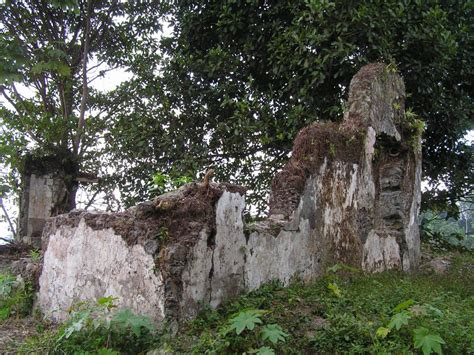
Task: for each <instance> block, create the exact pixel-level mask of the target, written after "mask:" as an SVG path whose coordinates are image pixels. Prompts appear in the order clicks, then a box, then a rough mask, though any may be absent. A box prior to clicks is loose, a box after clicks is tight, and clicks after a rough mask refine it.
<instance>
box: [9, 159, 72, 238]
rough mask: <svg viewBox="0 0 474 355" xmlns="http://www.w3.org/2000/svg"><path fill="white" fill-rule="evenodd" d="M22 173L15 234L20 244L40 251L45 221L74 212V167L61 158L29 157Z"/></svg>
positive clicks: (25, 161) (24, 163) (25, 160)
mask: <svg viewBox="0 0 474 355" xmlns="http://www.w3.org/2000/svg"><path fill="white" fill-rule="evenodd" d="M21 170H22V191H21V197H20V219H19V231H18V232H19V233H18V234H19V237H20V239H21V240H22V241H24V242H26V243H28V244H31V245H33V246H35V247H40V245H41V235H42V232H43V227H44V225H45V223H46V220H47V219H48V218H50V217H52V216H57V215H59V214H62V213H66V212H69V211H70V210H71V209H72V208H74V206H73V205H72V204H73V203H74V200H75V192H76V187H77V183H76V182H75V181H74V179H73V176H74V174H75V172H76V166H75V165H74V164H72V163H71V162H69V161H68V160H67V159H66V158H64V157H59V156H47V157H41V158H38V157H34V156H31V155H28V156H26V157H25V159H24V162H23V168H22V169H21Z"/></svg>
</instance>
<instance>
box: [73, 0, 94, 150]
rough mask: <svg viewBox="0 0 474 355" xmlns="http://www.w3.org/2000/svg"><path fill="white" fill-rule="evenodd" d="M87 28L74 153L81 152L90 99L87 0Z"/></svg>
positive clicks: (87, 11) (88, 15)
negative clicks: (87, 106) (88, 85)
mask: <svg viewBox="0 0 474 355" xmlns="http://www.w3.org/2000/svg"><path fill="white" fill-rule="evenodd" d="M85 20H86V28H85V30H84V52H83V59H82V98H81V106H80V110H79V120H78V123H77V134H76V137H75V138H76V139H75V144H74V147H73V149H74V153H75V154H77V153H78V152H79V145H80V142H81V138H82V133H83V130H84V125H85V114H86V104H87V99H88V91H89V90H88V87H87V56H88V55H89V33H90V27H91V0H87V9H86V19H85Z"/></svg>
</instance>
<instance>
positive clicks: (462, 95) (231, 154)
mask: <svg viewBox="0 0 474 355" xmlns="http://www.w3.org/2000/svg"><path fill="white" fill-rule="evenodd" d="M168 16H169V19H170V22H171V24H172V28H173V33H172V35H171V36H169V37H168V38H165V39H164V40H163V41H162V47H161V48H162V50H163V52H164V53H165V57H164V59H163V64H162V67H161V68H159V69H160V70H161V74H160V75H158V76H156V75H155V76H153V75H151V74H150V73H151V72H150V71H147V70H146V69H147V68H142V69H143V70H144V72H148V73H149V74H148V75H146V76H145V77H146V80H145V81H143V80H141V81H140V82H139V83H138V82H136V83H135V84H131V83H129V85H127V86H124V87H123V88H122V89H123V91H122V95H120V94H119V92H116V93H115V94H116V95H117V96H116V99H117V98H119V97H120V98H121V103H120V107H122V109H120V110H119V111H116V112H115V115H113V116H114V118H115V121H114V122H115V128H114V130H113V133H114V134H113V135H114V141H113V144H112V145H111V146H110V147H111V150H112V151H114V152H115V154H116V156H117V157H118V156H120V157H122V158H125V159H127V158H132V157H133V161H134V162H135V163H134V164H133V165H132V166H124V165H121V166H119V171H120V172H121V173H120V175H121V177H122V179H123V180H124V182H128V183H129V184H130V190H133V191H134V193H137V192H138V194H137V195H135V196H136V197H138V198H143V196H144V195H143V194H145V191H146V188H145V185H140V186H138V185H137V181H139V180H143V179H144V177H145V176H146V175H147V174H149V173H150V172H152V171H153V170H161V171H167V172H170V171H171V172H172V173H173V174H176V175H177V176H179V175H189V174H190V175H195V174H196V173H197V172H200V171H201V172H202V171H203V170H204V169H205V168H206V167H208V166H214V167H216V172H217V175H218V178H220V179H231V180H233V181H236V182H239V183H242V184H244V185H247V186H248V187H250V188H251V190H252V193H251V195H250V197H251V200H252V202H255V201H256V200H257V199H261V198H262V197H263V196H264V195H265V192H266V189H267V187H268V186H269V180H270V179H271V177H272V176H273V174H274V172H275V171H276V170H277V169H279V168H280V167H281V166H282V164H283V163H284V162H285V161H286V160H287V157H288V154H289V152H290V149H291V145H292V141H293V139H294V137H295V135H296V133H297V132H298V130H299V129H301V128H302V127H303V126H305V125H307V124H308V123H310V122H313V121H317V120H332V121H338V120H341V118H342V113H343V110H344V100H345V99H346V96H347V91H348V86H349V82H350V80H351V77H352V76H353V75H354V74H355V73H356V72H357V70H358V69H359V68H360V67H361V66H362V65H363V64H366V63H368V62H375V61H383V62H386V63H394V64H395V65H397V67H398V69H399V71H400V73H401V74H402V76H403V78H404V80H405V83H406V88H407V92H408V98H407V107H409V108H411V109H412V110H413V111H414V112H415V113H417V114H418V115H419V116H420V117H421V119H423V120H424V121H425V123H426V131H425V134H424V143H423V158H424V166H423V167H424V177H425V178H426V179H427V180H428V181H429V182H430V189H429V190H428V191H427V192H426V193H425V196H424V197H425V199H424V202H426V203H427V204H429V205H430V206H442V207H445V206H446V204H447V203H448V204H451V206H454V201H456V200H457V199H459V197H460V196H463V195H465V194H467V193H468V192H469V190H472V186H473V181H474V178H473V172H472V164H473V163H472V151H473V147H472V146H469V145H468V144H466V142H464V141H463V139H462V138H463V136H464V135H465V134H466V132H467V131H468V130H470V129H473V121H472V114H473V100H472V93H473V80H472V78H473V65H472V58H473V54H474V53H473V33H474V32H473V23H472V17H473V5H472V2H469V1H454V0H453V1H445V2H439V1H375V0H373V1H363V2H361V1H325V0H324V1H322V0H318V1H314V0H313V1H310V0H305V1H303V0H300V1H291V2H284V1H278V2H271V1H254V0H248V1H236V0H228V1H215V2H209V1H178V2H173V5H172V6H171V7H170V9H169V12H168ZM153 70H154V71H153V72H154V73H156V70H157V68H154V69H153ZM144 72H143V73H144ZM130 93H133V94H132V95H130ZM125 94H128V99H127V97H126V95H125ZM140 97H147V101H143V100H140V99H139V98H140ZM128 112H131V113H130V114H129V113H128ZM138 118H139V119H138ZM142 142H143V143H142ZM150 152H152V156H150V154H149V153H150ZM143 181H144V180H143ZM132 185H134V186H133V188H132ZM443 185H444V186H446V188H447V189H445V190H443V189H442V188H440V186H443ZM130 201H132V200H130ZM261 206H263V204H262V205H261Z"/></svg>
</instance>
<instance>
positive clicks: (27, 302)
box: [0, 274, 34, 322]
mask: <svg viewBox="0 0 474 355" xmlns="http://www.w3.org/2000/svg"><path fill="white" fill-rule="evenodd" d="M33 297H34V293H33V287H32V285H31V284H30V283H29V282H25V281H24V280H23V279H22V278H21V276H18V277H15V276H13V275H9V274H0V322H1V321H3V320H5V319H7V318H9V317H13V316H15V317H17V318H18V317H25V316H27V315H29V314H30V313H31V310H32V306H33Z"/></svg>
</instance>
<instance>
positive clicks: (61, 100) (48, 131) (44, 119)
mask: <svg viewBox="0 0 474 355" xmlns="http://www.w3.org/2000/svg"><path fill="white" fill-rule="evenodd" d="M160 9H161V7H160V6H159V2H158V1H146V2H143V3H142V2H122V1H118V0H110V1H94V0H54V1H42V0H33V1H15V0H11V1H10V0H9V1H4V2H2V3H1V4H0V95H1V98H2V101H1V102H0V119H1V129H2V134H1V137H0V156H1V157H2V164H4V165H6V166H8V167H9V168H10V172H11V173H10V175H9V176H8V178H7V177H3V181H2V183H3V184H5V183H9V185H10V186H17V185H18V174H17V172H18V168H19V167H20V166H21V161H22V160H24V157H25V156H26V155H27V154H34V155H36V156H38V157H42V156H47V155H53V156H55V157H57V159H58V160H60V161H62V162H63V163H64V164H66V163H72V164H73V165H75V166H77V168H76V169H73V170H72V171H70V173H71V174H72V175H75V174H76V173H77V172H78V169H79V168H80V169H81V171H83V172H89V173H94V174H95V173H97V171H98V170H99V166H100V160H99V156H98V154H97V150H98V142H100V138H101V137H102V135H103V132H104V131H105V130H106V129H107V125H108V122H107V118H106V117H105V116H104V110H103V106H102V105H101V96H102V95H103V94H102V93H101V92H100V91H98V90H95V89H93V88H92V87H91V84H92V83H93V82H94V81H95V80H96V79H97V78H99V77H101V76H103V75H104V74H105V73H107V72H108V71H110V70H113V69H115V68H117V67H119V66H122V64H123V58H130V57H133V56H134V55H136V54H137V52H141V51H143V48H144V47H147V46H148V47H149V48H151V47H152V45H153V44H154V43H155V42H156V39H155V38H154V37H153V36H154V35H155V33H156V32H157V30H159V28H160V23H159V21H158V19H159V18H160V16H161V15H160V14H161V13H160ZM74 178H75V176H72V177H71V179H74ZM5 180H8V181H5ZM71 193H72V196H71V201H70V202H71V204H72V205H71V207H73V205H74V193H73V191H71Z"/></svg>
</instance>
